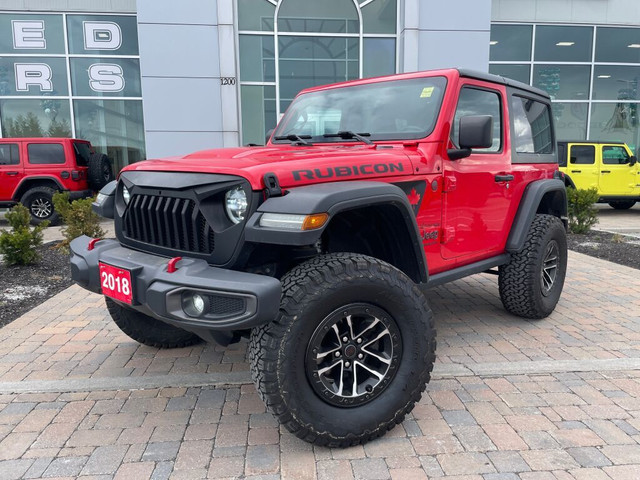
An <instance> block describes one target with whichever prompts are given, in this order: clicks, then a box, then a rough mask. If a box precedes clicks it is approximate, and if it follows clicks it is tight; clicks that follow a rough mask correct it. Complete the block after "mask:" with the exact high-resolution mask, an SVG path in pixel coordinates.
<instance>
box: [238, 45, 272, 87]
mask: <svg viewBox="0 0 640 480" xmlns="http://www.w3.org/2000/svg"><path fill="white" fill-rule="evenodd" d="M275 78H276V74H275V61H274V50H273V36H271V35H240V80H241V81H243V82H274V81H275Z"/></svg>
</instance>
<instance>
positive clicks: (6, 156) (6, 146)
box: [0, 143, 20, 165]
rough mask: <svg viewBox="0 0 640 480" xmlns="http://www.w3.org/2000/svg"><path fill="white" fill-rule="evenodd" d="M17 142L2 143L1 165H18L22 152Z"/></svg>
mask: <svg viewBox="0 0 640 480" xmlns="http://www.w3.org/2000/svg"><path fill="white" fill-rule="evenodd" d="M18 152H19V150H18V144H17V143H3V144H2V145H0V165H18V164H19V163H20V154H19V153H18Z"/></svg>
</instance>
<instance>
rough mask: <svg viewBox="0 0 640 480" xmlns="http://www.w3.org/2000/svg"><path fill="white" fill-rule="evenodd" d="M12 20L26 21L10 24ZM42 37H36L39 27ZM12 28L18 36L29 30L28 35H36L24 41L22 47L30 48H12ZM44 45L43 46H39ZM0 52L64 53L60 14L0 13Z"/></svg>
mask: <svg viewBox="0 0 640 480" xmlns="http://www.w3.org/2000/svg"><path fill="white" fill-rule="evenodd" d="M12 20H13V21H16V22H28V23H22V24H18V25H16V26H15V27H14V26H13V25H12V23H11V22H12ZM42 27H43V28H44V33H42V36H43V37H44V38H43V39H40V38H37V35H39V32H42V30H41V28H42ZM14 28H15V29H16V31H17V32H18V38H20V37H19V35H20V33H19V32H21V31H23V32H25V33H26V32H30V35H32V36H36V38H31V39H28V40H26V41H24V43H23V45H24V47H27V46H29V47H30V48H14V33H13V32H14ZM18 46H19V45H18ZM41 47H44V48H41ZM0 52H2V53H4V54H6V53H18V54H27V53H28V54H36V55H39V54H44V53H46V54H64V30H63V27H62V15H44V14H36V15H20V14H16V13H3V14H0Z"/></svg>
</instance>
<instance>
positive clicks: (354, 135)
mask: <svg viewBox="0 0 640 480" xmlns="http://www.w3.org/2000/svg"><path fill="white" fill-rule="evenodd" d="M370 136H371V134H370V133H355V132H352V131H351V130H342V131H340V132H338V133H325V134H324V135H323V137H325V138H341V139H343V140H348V139H350V138H355V139H356V140H358V141H360V142H362V143H366V144H367V145H373V142H372V141H371V140H369V139H368V138H364V137H370Z"/></svg>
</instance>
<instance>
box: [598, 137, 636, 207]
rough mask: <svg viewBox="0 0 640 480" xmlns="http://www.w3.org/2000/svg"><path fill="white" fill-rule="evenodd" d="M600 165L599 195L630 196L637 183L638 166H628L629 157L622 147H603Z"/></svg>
mask: <svg viewBox="0 0 640 480" xmlns="http://www.w3.org/2000/svg"><path fill="white" fill-rule="evenodd" d="M601 148H602V162H601V164H600V194H601V195H602V196H605V195H612V196H613V195H631V194H632V193H633V190H634V189H635V186H636V182H637V178H636V177H637V176H638V174H637V171H638V164H635V165H630V160H629V159H630V158H631V155H629V153H628V152H627V149H626V148H624V147H623V146H622V145H603V146H602V147H601Z"/></svg>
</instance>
